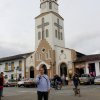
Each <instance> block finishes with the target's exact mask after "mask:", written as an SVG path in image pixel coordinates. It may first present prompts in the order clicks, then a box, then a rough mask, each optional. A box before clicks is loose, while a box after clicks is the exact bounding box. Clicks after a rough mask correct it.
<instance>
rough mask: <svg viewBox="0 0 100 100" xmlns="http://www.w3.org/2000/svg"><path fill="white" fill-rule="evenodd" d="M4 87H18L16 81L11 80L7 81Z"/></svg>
mask: <svg viewBox="0 0 100 100" xmlns="http://www.w3.org/2000/svg"><path fill="white" fill-rule="evenodd" d="M4 86H5V87H14V86H17V81H16V80H14V79H9V80H8V81H6V82H5V83H4Z"/></svg>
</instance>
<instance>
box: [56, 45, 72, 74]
mask: <svg viewBox="0 0 100 100" xmlns="http://www.w3.org/2000/svg"><path fill="white" fill-rule="evenodd" d="M61 50H63V51H64V53H63V54H62V53H61ZM55 52H56V73H57V74H59V75H60V64H61V63H62V62H64V63H66V65H67V67H68V69H72V63H71V62H72V58H71V50H70V49H65V48H61V47H57V46H55ZM65 55H66V58H65Z"/></svg>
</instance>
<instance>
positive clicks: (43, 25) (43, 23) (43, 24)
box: [37, 18, 49, 40]
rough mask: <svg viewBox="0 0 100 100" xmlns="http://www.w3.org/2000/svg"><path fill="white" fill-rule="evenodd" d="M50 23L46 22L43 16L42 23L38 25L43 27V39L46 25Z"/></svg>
mask: <svg viewBox="0 0 100 100" xmlns="http://www.w3.org/2000/svg"><path fill="white" fill-rule="evenodd" d="M48 25H49V22H46V23H45V22H44V18H42V24H41V25H39V26H37V28H42V40H43V39H44V28H45V26H48Z"/></svg>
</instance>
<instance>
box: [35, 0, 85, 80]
mask: <svg viewBox="0 0 100 100" xmlns="http://www.w3.org/2000/svg"><path fill="white" fill-rule="evenodd" d="M58 7H59V4H58V0H40V15H38V16H37V17H35V56H34V57H35V64H34V71H35V75H36V74H37V73H38V70H39V67H40V66H43V67H44V69H45V73H46V74H48V76H49V77H50V78H51V77H53V75H55V74H58V75H59V76H62V75H65V76H66V77H68V76H69V74H72V73H73V71H74V67H73V66H74V65H73V63H72V62H73V61H74V60H75V59H76V58H77V57H78V56H82V55H83V54H81V53H78V52H76V51H75V50H72V49H69V48H65V36H64V18H63V17H62V16H61V15H60V14H59V10H58V9H59V8H58Z"/></svg>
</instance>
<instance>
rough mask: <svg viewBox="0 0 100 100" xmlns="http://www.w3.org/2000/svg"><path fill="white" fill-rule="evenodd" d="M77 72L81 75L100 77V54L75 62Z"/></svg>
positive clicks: (78, 59) (81, 58)
mask: <svg viewBox="0 0 100 100" xmlns="http://www.w3.org/2000/svg"><path fill="white" fill-rule="evenodd" d="M74 65H75V70H76V72H78V73H79V74H80V75H81V74H84V73H85V74H92V75H94V76H98V75H100V54H95V55H87V56H83V57H80V58H77V60H75V62H74Z"/></svg>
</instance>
